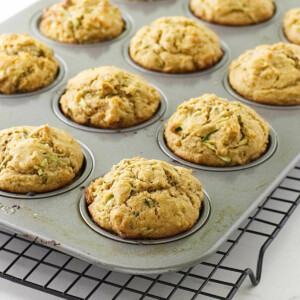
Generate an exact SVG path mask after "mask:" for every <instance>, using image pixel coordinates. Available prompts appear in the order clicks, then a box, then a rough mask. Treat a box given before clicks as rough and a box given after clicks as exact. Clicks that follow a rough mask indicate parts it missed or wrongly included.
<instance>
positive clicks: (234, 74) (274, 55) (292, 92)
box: [229, 43, 300, 105]
mask: <svg viewBox="0 0 300 300" xmlns="http://www.w3.org/2000/svg"><path fill="white" fill-rule="evenodd" d="M299 61H300V46H297V45H292V44H285V43H277V44H273V45H260V46H257V47H256V48H255V49H253V50H248V51H246V52H244V53H243V54H242V55H240V56H239V57H238V58H237V59H235V60H233V61H232V63H231V64H230V66H229V82H230V84H231V86H232V87H233V89H234V90H236V91H237V92H238V93H239V94H240V95H242V96H243V97H245V98H247V99H249V100H252V101H255V102H260V103H265V104H272V105H296V104H300V64H299Z"/></svg>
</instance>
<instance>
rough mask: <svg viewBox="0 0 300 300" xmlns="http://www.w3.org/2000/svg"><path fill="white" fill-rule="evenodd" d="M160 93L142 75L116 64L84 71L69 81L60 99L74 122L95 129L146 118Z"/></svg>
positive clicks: (130, 123) (113, 126)
mask: <svg viewBox="0 0 300 300" xmlns="http://www.w3.org/2000/svg"><path fill="white" fill-rule="evenodd" d="M160 99H161V98H160V94H159V92H158V91H157V90H156V89H155V88H154V87H152V86H151V85H150V84H149V83H148V82H146V81H145V80H144V79H143V78H142V77H140V76H138V75H134V74H131V73H129V72H127V71H125V70H122V69H119V68H117V67H107V66H105V67H99V68H95V69H90V70H85V71H82V72H80V73H79V74H78V75H77V76H75V77H74V78H72V79H71V80H69V82H68V86H67V90H66V92H65V93H64V95H63V96H62V97H61V99H60V104H61V109H62V111H63V112H64V114H65V115H66V116H67V117H69V118H70V119H72V120H73V121H74V122H76V123H78V124H81V125H86V126H93V127H98V128H115V129H116V128H125V127H130V126H134V125H137V124H140V123H142V122H144V121H146V120H148V119H150V118H151V117H152V116H153V115H154V114H155V112H156V110H157V109H158V107H159V104H160Z"/></svg>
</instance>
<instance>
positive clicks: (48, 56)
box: [0, 33, 58, 94]
mask: <svg viewBox="0 0 300 300" xmlns="http://www.w3.org/2000/svg"><path fill="white" fill-rule="evenodd" d="M57 71H58V63H57V61H56V60H55V58H54V53H53V51H52V50H51V49H50V48H48V47H47V46H46V45H45V44H43V43H41V42H39V41H38V40H36V39H34V38H33V37H31V36H30V35H28V34H15V33H11V34H9V33H6V34H2V35H1V36H0V93H3V94H16V93H26V92H32V91H35V90H38V89H40V88H42V87H45V86H48V85H49V84H50V83H52V82H53V80H54V79H55V77H56V75H57Z"/></svg>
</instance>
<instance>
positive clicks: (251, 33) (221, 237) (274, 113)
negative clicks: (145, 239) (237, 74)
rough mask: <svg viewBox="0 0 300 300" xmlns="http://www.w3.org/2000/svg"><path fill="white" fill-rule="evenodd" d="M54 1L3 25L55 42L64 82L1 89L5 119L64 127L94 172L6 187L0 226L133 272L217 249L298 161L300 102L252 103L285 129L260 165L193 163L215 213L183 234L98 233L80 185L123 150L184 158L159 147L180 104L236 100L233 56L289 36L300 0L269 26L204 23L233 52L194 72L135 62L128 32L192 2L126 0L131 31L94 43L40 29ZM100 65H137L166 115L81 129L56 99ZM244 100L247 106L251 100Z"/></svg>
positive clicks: (189, 260) (179, 265)
mask: <svg viewBox="0 0 300 300" xmlns="http://www.w3.org/2000/svg"><path fill="white" fill-rule="evenodd" d="M54 2H55V1H51V0H43V1H40V2H38V3H36V4H35V5H33V6H31V7H30V8H28V9H26V10H25V11H23V12H21V13H20V14H18V15H17V16H15V17H14V18H12V19H10V20H8V21H6V22H5V23H3V24H1V26H0V31H1V33H2V32H28V33H30V34H32V35H34V36H36V37H38V38H40V39H42V40H43V41H45V42H46V43H47V44H48V45H49V46H51V47H52V48H53V49H54V51H55V53H56V55H57V56H58V57H59V58H60V60H61V65H62V66H63V69H64V71H63V72H62V73H61V74H62V76H61V75H60V77H59V80H58V81H59V82H56V84H55V85H52V86H51V87H50V88H48V89H45V90H42V91H40V92H35V93H32V94H27V95H23V96H18V97H14V96H1V97H0V107H1V109H0V126H1V129H4V128H8V127H12V126H20V125H36V126H38V125H41V124H45V123H48V124H49V125H50V126H56V127H59V128H62V129H64V130H67V131H68V132H70V133H71V134H72V135H73V136H74V137H75V138H76V139H78V140H79V141H80V142H81V143H82V144H83V145H85V146H86V147H87V149H89V150H87V149H86V152H87V153H88V155H91V157H90V158H89V162H90V163H91V170H90V172H89V175H87V177H86V178H85V179H84V181H83V182H82V183H81V184H80V185H79V186H76V185H75V186H74V188H73V189H72V190H68V191H65V192H64V193H61V194H59V195H54V196H50V195H49V197H45V198H42V197H40V198H37V199H19V198H17V197H14V195H13V194H10V195H9V196H10V197H7V195H4V194H1V195H0V223H1V225H3V226H5V227H8V228H11V229H13V230H15V231H17V232H21V233H23V234H25V235H26V236H27V237H30V238H31V239H34V238H36V237H38V241H40V242H43V243H47V244H49V245H51V247H54V248H58V249H60V250H61V251H65V252H67V253H70V254H72V255H75V256H77V257H80V258H82V259H85V260H88V261H91V262H93V263H95V264H98V265H101V266H102V267H105V268H108V269H111V270H118V271H123V272H132V273H136V274H138V273H162V272H167V271H171V270H179V269H184V268H186V267H188V266H191V265H194V264H196V263H199V262H200V261H202V260H204V259H205V258H206V257H208V256H209V255H210V254H212V253H213V252H214V251H216V249H217V247H218V246H219V245H220V244H221V243H222V242H223V241H225V240H226V238H227V237H228V235H229V234H230V233H231V232H232V231H233V230H234V229H235V228H237V226H238V225H239V224H240V222H241V221H242V220H243V219H245V218H246V216H247V215H248V214H249V213H250V212H251V210H252V209H254V208H255V207H256V206H257V205H258V204H259V203H260V202H261V201H262V199H263V198H264V197H265V196H266V195H267V194H268V193H269V192H270V191H271V190H272V189H273V188H274V187H275V186H276V185H277V184H278V183H279V181H280V179H281V178H283V176H284V175H285V174H286V173H287V171H288V169H289V168H290V166H291V165H292V164H293V162H292V160H293V159H294V158H295V157H296V156H297V154H298V153H299V146H300V135H299V128H300V110H299V108H300V106H299V107H293V108H292V109H291V108H289V109H286V108H276V107H272V106H266V105H259V104H255V103H251V104H250V105H251V106H252V107H253V108H255V109H256V111H257V112H258V113H259V114H260V115H261V116H263V117H264V118H265V119H266V120H267V121H268V122H269V123H270V124H271V126H272V128H273V129H274V136H276V135H277V137H278V144H277V148H276V149H275V152H274V154H273V155H272V156H271V157H269V158H268V159H267V160H266V161H264V162H262V163H260V164H259V165H256V166H253V167H251V168H247V169H242V170H235V171H233V170H232V171H227V172H220V171H218V170H214V171H212V170H204V169H196V168H195V169H194V175H195V176H196V177H198V178H199V179H200V180H201V181H202V183H203V185H204V188H205V190H206V192H207V194H208V196H209V198H210V200H211V205H212V207H211V215H210V218H209V219H208V221H207V222H206V223H205V225H204V226H203V227H202V228H201V229H200V230H198V231H197V232H196V233H194V234H192V235H190V236H188V237H185V238H183V239H180V240H178V241H174V242H170V243H165V244H159V245H134V244H125V243H121V242H118V241H114V240H111V239H109V238H106V237H103V236H101V235H100V234H99V233H97V232H95V231H94V230H92V229H91V228H90V227H89V226H88V225H87V224H86V223H85V222H84V220H83V219H82V217H81V215H80V212H79V205H78V202H79V199H80V197H81V195H82V189H83V187H84V186H86V185H87V184H88V183H89V182H90V181H91V180H92V179H93V178H96V177H98V176H100V175H102V174H104V173H106V172H107V171H109V170H110V168H111V166H112V165H113V164H116V163H118V162H119V161H120V160H121V159H123V158H131V157H135V156H141V157H145V158H149V159H150V158H155V159H161V160H164V161H167V162H172V163H174V164H178V165H180V163H179V162H176V161H174V160H173V159H171V158H170V157H169V156H168V155H167V154H165V152H164V151H163V150H162V149H161V147H160V146H159V143H158V140H159V134H160V128H161V124H162V123H163V122H165V120H167V119H168V118H169V117H170V115H171V114H172V113H173V112H174V111H175V110H176V108H177V106H178V105H179V104H180V103H181V102H183V101H184V100H187V99H189V98H191V97H197V96H200V95H202V94H203V93H216V94H217V95H219V96H222V97H227V98H228V99H232V100H236V99H235V96H234V93H232V92H231V91H230V90H229V89H228V86H227V85H226V72H227V67H228V65H229V63H230V61H231V60H232V58H235V57H237V56H238V55H240V54H241V53H242V52H244V51H245V50H247V49H250V48H253V47H255V46H256V45H258V44H262V43H275V42H278V41H280V40H283V39H284V37H283V34H282V29H281V25H280V24H281V23H282V18H283V14H284V11H285V10H287V9H288V8H290V7H294V6H297V5H298V4H299V3H298V1H297V0H290V1H280V0H278V1H276V3H277V11H276V14H275V16H274V17H273V18H272V19H271V20H269V21H267V22H265V23H263V24H258V25H254V26H246V27H240V28H238V27H230V26H219V25H212V24H206V25H207V26H209V27H211V28H213V29H214V30H215V31H216V32H217V33H218V34H219V35H220V37H221V39H222V42H223V48H224V49H225V50H226V57H225V58H224V59H223V60H222V61H221V63H220V64H219V65H217V66H216V67H214V68H212V69H210V70H206V71H203V72H197V73H195V74H188V75H164V74H160V73H155V72H150V71H145V70H143V69H142V68H137V67H136V66H135V65H134V64H133V63H132V62H129V61H128V60H129V58H128V55H127V48H128V43H129V40H130V37H131V36H132V35H133V34H134V32H135V31H136V30H137V29H138V28H140V27H141V26H142V25H144V24H149V23H150V22H151V21H152V20H154V19H155V18H157V17H161V16H171V15H186V16H190V17H192V15H191V13H190V12H189V10H188V1H183V0H163V1H156V2H141V3H137V2H132V3H130V2H125V1H124V2H123V1H121V0H119V1H118V2H116V4H117V5H118V6H119V7H120V9H121V10H122V12H123V13H124V14H125V20H126V22H127V24H128V25H127V30H126V32H124V34H123V35H122V36H121V37H120V38H117V39H116V40H113V41H110V42H106V43H103V44H96V45H91V46H88V45H83V46H80V45H64V44H60V43H56V42H54V41H51V40H48V39H47V38H44V37H42V36H41V35H40V34H39V33H38V30H37V28H36V24H37V21H38V19H39V15H40V13H41V11H42V9H43V8H44V7H47V6H49V5H51V4H52V3H54ZM129 24H130V25H129ZM101 65H116V66H118V67H121V68H124V69H127V70H128V71H131V72H135V73H138V74H140V75H143V76H144V77H145V78H146V79H147V80H148V81H150V82H151V83H152V84H153V85H155V86H156V87H158V88H159V89H160V90H161V92H162V94H163V95H165V105H163V110H161V111H160V112H159V118H157V119H156V120H155V121H154V122H153V123H151V122H150V123H149V124H148V125H147V126H145V127H143V128H136V130H134V131H128V132H126V131H125V132H122V131H120V132H115V133H113V132H111V131H107V133H103V132H92V131H87V130H81V129H79V128H77V127H74V126H70V125H69V124H67V123H66V122H65V121H64V119H63V118H61V117H58V116H59V113H58V112H57V109H56V108H57V104H55V101H58V95H59V94H60V93H61V92H62V91H63V90H64V88H65V87H66V83H67V80H68V79H69V78H71V77H73V76H74V75H76V74H77V73H78V72H79V71H81V70H83V69H87V68H93V67H96V66H101ZM224 78H225V79H224ZM242 101H244V100H242ZM245 103H247V104H249V102H247V101H245ZM55 107H56V108H55ZM89 151H90V154H89ZM298 158H299V157H298ZM294 161H296V160H294ZM279 174H280V176H279Z"/></svg>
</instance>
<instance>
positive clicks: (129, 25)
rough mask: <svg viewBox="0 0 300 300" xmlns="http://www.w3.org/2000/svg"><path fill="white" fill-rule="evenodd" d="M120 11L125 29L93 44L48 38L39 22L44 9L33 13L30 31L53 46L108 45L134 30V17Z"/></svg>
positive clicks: (92, 46) (91, 46)
mask: <svg viewBox="0 0 300 300" xmlns="http://www.w3.org/2000/svg"><path fill="white" fill-rule="evenodd" d="M44 8H46V7H44ZM118 8H119V7H118ZM119 9H120V8H119ZM120 11H121V14H122V19H123V21H124V23H125V28H124V30H123V31H122V32H121V33H120V34H119V35H118V36H117V37H115V38H112V39H110V40H106V41H103V42H99V43H92V44H72V43H63V42H59V41H56V40H54V39H51V38H48V37H47V36H45V35H43V34H42V32H41V31H40V29H39V24H40V22H41V18H42V12H43V9H42V10H41V9H39V10H38V11H36V12H35V14H33V16H32V17H31V19H30V20H29V22H30V31H31V32H32V34H33V35H34V36H36V37H38V39H39V40H41V41H43V42H45V43H47V44H49V45H51V44H52V45H53V46H62V47H68V48H73V47H75V48H78V49H80V48H83V49H84V48H95V47H102V46H107V45H109V44H111V43H116V42H119V41H120V40H122V39H125V38H126V37H127V36H128V35H129V34H130V33H131V32H132V30H133V28H134V21H133V19H132V17H131V16H130V15H129V14H128V13H127V12H124V11H123V10H121V9H120Z"/></svg>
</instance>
